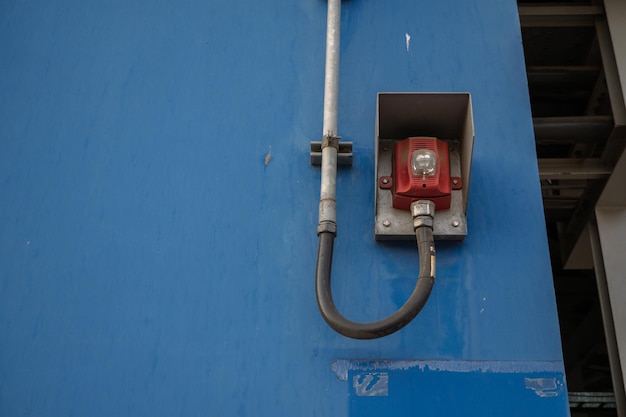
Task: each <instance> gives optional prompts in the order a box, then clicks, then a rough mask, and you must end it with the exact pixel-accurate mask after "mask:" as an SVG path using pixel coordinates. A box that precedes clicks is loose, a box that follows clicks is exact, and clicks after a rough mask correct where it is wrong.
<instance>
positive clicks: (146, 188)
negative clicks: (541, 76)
mask: <svg viewBox="0 0 626 417" xmlns="http://www.w3.org/2000/svg"><path fill="white" fill-rule="evenodd" d="M326 6H327V3H326V2H325V1H321V0H299V1H288V2H286V1H282V0H270V1H266V2H257V1H251V0H242V1H237V2H216V1H198V0H188V1H182V2H173V1H163V0H150V1H146V0H136V1H111V2H101V1H92V0H82V1H77V0H76V1H71V0H63V1H62V0H46V1H31V2H22V1H15V0H5V1H3V2H2V4H1V5H0V50H2V54H0V73H1V75H2V76H1V77H0V103H2V104H0V231H1V233H0V415H2V416H18V415H19V416H44V415H45V416H69V415H76V416H173V415H180V416H196V415H197V416H285V415H298V416H373V415H389V416H404V415H406V416H409V415H410V416H414V415H417V416H444V415H468V416H487V415H503V416H504V415H506V416H522V415H523V416H526V415H534V416H566V415H568V404H567V388H566V386H565V378H564V372H563V364H562V357H561V348H560V340H559V329H558V322H557V314H556V306H555V299H554V291H553V287H552V279H551V272H550V262H549V256H548V250H547V242H546V233H545V225H544V217H543V212H542V202H541V194H540V189H539V176H538V171H537V160H536V156H535V149H534V141H533V130H532V120H531V114H530V107H529V99H528V90H527V85H526V77H525V72H524V61H523V53H522V44H521V36H520V27H519V20H518V15H517V7H516V4H515V2H513V1H508V2H507V1H501V0H469V1H452V0H443V1H430V2H425V1H414V0H397V1H394V2H382V1H373V0H352V1H349V2H343V3H342V17H341V24H342V25H341V26H342V27H341V63H340V77H339V91H340V95H339V96H340V99H339V105H338V108H339V115H338V120H339V134H340V135H341V136H343V138H344V139H345V140H347V141H352V142H353V153H354V158H353V166H352V168H350V169H344V168H340V169H339V170H338V175H337V219H338V224H339V231H338V235H337V239H336V242H335V249H334V251H335V252H334V255H335V259H334V270H333V275H334V277H335V279H334V282H333V292H334V294H335V301H336V303H337V305H338V308H339V310H340V311H341V313H342V314H344V315H345V316H346V317H349V318H351V319H354V320H358V321H371V320H375V319H377V318H380V317H383V316H386V315H388V314H389V313H391V312H393V311H395V310H396V309H397V308H398V307H399V306H401V305H402V304H403V303H404V301H405V300H406V299H407V298H408V297H409V295H410V293H411V290H412V288H413V286H414V284H415V279H416V278H417V266H418V255H417V251H416V250H415V248H414V244H413V243H409V242H407V243H406V244H405V243H389V242H376V241H375V240H374V233H373V230H374V220H373V219H374V184H373V178H374V165H375V161H374V140H373V136H374V131H375V123H376V121H375V118H376V98H377V93H379V92H467V93H469V94H471V100H472V110H473V116H474V127H475V140H474V150H473V160H472V178H471V193H469V196H468V201H467V211H466V215H467V227H468V232H467V237H465V240H464V241H463V242H454V241H447V242H438V244H437V249H438V253H437V260H438V264H437V279H436V282H435V284H434V287H433V290H432V293H431V295H430V299H429V301H428V303H427V304H426V306H425V307H424V309H423V310H422V312H421V313H420V315H419V316H418V317H417V318H416V319H414V320H413V321H412V322H411V323H410V324H409V325H407V326H406V327H405V328H403V329H402V330H400V331H398V332H397V333H394V334H392V335H390V336H387V337H384V338H381V339H375V340H352V339H348V338H346V337H343V336H341V335H339V334H337V333H335V332H334V331H333V330H332V329H330V328H329V327H328V326H327V325H326V324H325V323H324V321H323V319H322V318H321V317H320V315H319V312H318V310H317V306H316V301H315V285H314V269H315V251H316V246H317V237H316V235H315V227H316V222H317V214H318V213H317V204H318V199H319V182H320V172H319V168H317V167H314V166H311V165H310V164H309V142H310V141H315V140H319V138H320V135H321V132H320V126H321V121H322V106H323V84H324V46H325V42H324V41H325V29H326Z"/></svg>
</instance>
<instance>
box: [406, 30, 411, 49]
mask: <svg viewBox="0 0 626 417" xmlns="http://www.w3.org/2000/svg"><path fill="white" fill-rule="evenodd" d="M404 37H405V39H406V51H407V52H409V49H410V48H411V35H409V34H408V33H405V34H404Z"/></svg>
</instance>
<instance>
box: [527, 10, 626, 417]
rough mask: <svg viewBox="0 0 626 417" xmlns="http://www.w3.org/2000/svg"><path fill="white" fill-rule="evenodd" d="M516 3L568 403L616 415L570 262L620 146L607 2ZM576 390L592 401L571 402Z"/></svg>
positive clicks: (588, 308) (583, 271) (586, 299)
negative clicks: (615, 138)
mask: <svg viewBox="0 0 626 417" xmlns="http://www.w3.org/2000/svg"><path fill="white" fill-rule="evenodd" d="M518 8H519V14H520V23H521V29H522V41H523V46H524V55H525V59H526V70H527V77H528V88H529V94H530V100H531V109H532V114H533V124H534V129H535V140H536V149H537V157H538V164H539V172H540V180H541V188H542V195H543V202H544V211H545V216H546V226H547V231H548V240H549V243H550V252H551V253H550V255H551V260H552V269H553V276H554V286H555V291H556V296H557V306H558V310H559V321H560V326H561V340H562V344H563V356H564V359H565V367H566V375H567V381H568V391H569V392H570V407H571V411H572V415H573V416H580V417H582V416H600V415H602V416H605V415H606V416H616V415H617V414H616V410H615V404H614V401H615V400H614V397H612V396H611V395H610V394H609V395H608V396H607V395H606V394H601V393H612V390H613V387H612V383H611V371H610V366H609V357H608V354H607V347H606V343H605V337H604V331H603V323H602V314H601V309H600V301H599V297H598V291H597V287H596V280H595V274H594V271H593V269H591V268H592V264H590V265H587V266H584V268H583V266H581V265H580V264H578V265H576V266H575V267H574V268H571V267H570V266H568V265H567V264H568V257H569V256H570V253H571V251H572V248H573V247H574V246H575V244H576V242H577V241H578V237H579V236H580V235H581V234H582V233H584V226H585V225H586V224H587V223H588V222H589V221H590V219H593V207H594V206H595V203H596V201H597V199H598V197H599V195H600V192H601V191H602V189H603V187H604V184H605V182H606V180H607V178H608V176H609V175H610V173H611V166H612V164H614V162H615V160H614V159H615V157H616V156H615V154H616V151H619V152H620V153H621V149H616V148H615V146H614V143H613V142H612V141H611V137H612V136H611V135H612V132H613V131H614V128H615V123H614V120H613V116H612V110H611V102H610V97H609V89H608V87H607V77H606V71H605V70H606V68H605V64H604V62H608V61H607V59H606V56H603V55H606V44H607V41H606V39H607V36H606V29H605V28H606V16H605V13H604V8H603V3H602V1H601V0H599V1H593V0H587V1H572V0H570V1H555V0H553V1H550V2H546V1H542V0H518ZM608 42H609V44H610V38H609V41H608ZM573 393H587V394H585V395H591V396H592V397H593V398H594V399H595V400H597V401H596V402H595V403H594V402H593V401H592V400H581V402H580V403H577V402H575V400H576V398H577V397H576V395H572V394H573ZM590 393H591V394H590ZM603 395H604V396H603ZM594 396H595V397H594ZM598 396H601V397H602V396H603V399H602V400H598ZM611 401H613V403H611ZM583 406H584V407H590V408H583Z"/></svg>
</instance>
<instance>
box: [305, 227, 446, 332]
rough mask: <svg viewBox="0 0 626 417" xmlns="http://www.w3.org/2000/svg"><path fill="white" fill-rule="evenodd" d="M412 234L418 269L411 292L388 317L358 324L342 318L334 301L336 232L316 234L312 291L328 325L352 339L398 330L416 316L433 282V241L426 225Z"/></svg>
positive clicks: (429, 229)
mask: <svg viewBox="0 0 626 417" xmlns="http://www.w3.org/2000/svg"><path fill="white" fill-rule="evenodd" d="M415 236H416V238H417V247H418V250H419V257H420V272H419V277H418V278H417V284H416V285H415V289H414V290H413V294H411V297H409V299H408V300H407V302H406V303H404V305H403V306H402V307H400V309H399V310H398V311H396V312H395V313H393V314H392V315H390V316H389V317H387V318H384V319H382V320H379V321H375V322H371V323H357V322H354V321H350V320H348V319H346V318H345V317H343V316H342V315H341V313H340V312H339V311H338V310H337V307H335V303H334V302H333V295H332V289H331V284H330V274H331V269H332V264H333V246H334V242H335V235H334V234H333V233H331V232H321V233H320V234H319V246H318V251H317V268H316V271H315V292H316V295H317V305H318V307H319V309H320V312H321V313H322V317H324V320H326V323H328V325H329V326H330V327H332V328H333V329H334V330H335V331H337V332H338V333H341V334H342V335H344V336H347V337H351V338H353V339H376V338H379V337H383V336H387V335H389V334H391V333H394V332H396V331H398V330H400V329H401V328H403V327H404V326H406V325H407V324H408V323H409V322H410V321H411V320H413V318H415V316H417V314H418V313H419V312H420V311H421V310H422V308H423V307H424V305H425V304H426V301H428V297H429V296H430V291H431V290H432V288H433V283H434V282H435V243H434V240H433V231H432V229H431V228H430V227H428V226H422V227H418V228H417V229H416V230H415Z"/></svg>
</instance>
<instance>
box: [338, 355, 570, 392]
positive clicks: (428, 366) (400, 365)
mask: <svg viewBox="0 0 626 417" xmlns="http://www.w3.org/2000/svg"><path fill="white" fill-rule="evenodd" d="M413 368H416V369H419V370H421V371H443V372H483V373H522V372H523V373H533V372H558V373H563V372H564V371H563V363H562V362H558V361H556V362H550V361H548V362H545V361H455V360H432V361H420V360H395V361H394V360H382V359H378V360H369V361H368V360H356V359H355V360H350V359H335V360H333V361H332V362H331V363H330V369H331V371H332V372H334V373H335V375H336V376H337V379H338V380H339V381H347V380H348V373H349V372H350V371H357V372H389V371H406V370H409V369H413ZM527 387H528V385H527Z"/></svg>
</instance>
